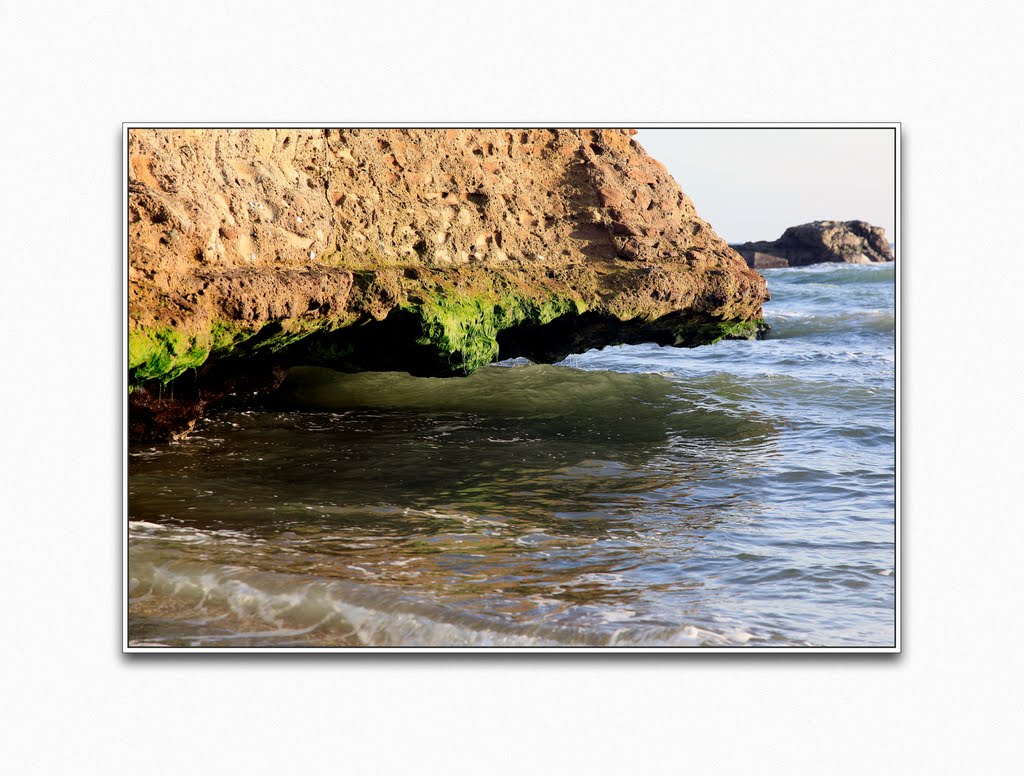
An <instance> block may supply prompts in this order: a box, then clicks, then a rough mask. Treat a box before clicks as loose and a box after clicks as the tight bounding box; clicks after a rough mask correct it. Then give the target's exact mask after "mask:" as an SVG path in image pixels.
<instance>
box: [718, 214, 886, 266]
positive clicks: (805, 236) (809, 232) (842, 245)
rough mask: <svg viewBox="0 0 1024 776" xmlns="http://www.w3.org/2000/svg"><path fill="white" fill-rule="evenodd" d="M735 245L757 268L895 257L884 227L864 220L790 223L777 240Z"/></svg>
mask: <svg viewBox="0 0 1024 776" xmlns="http://www.w3.org/2000/svg"><path fill="white" fill-rule="evenodd" d="M732 247H733V248H735V249H736V250H737V251H738V252H739V253H740V255H741V256H743V258H744V259H745V260H746V262H747V264H748V265H749V266H751V267H754V268H756V269H768V268H770V267H800V266H803V265H805V264H823V263H826V262H840V263H842V262H845V263H847V264H870V263H872V262H880V261H892V260H893V255H892V251H891V250H889V243H888V242H887V241H886V239H885V230H884V229H882V228H881V227H879V226H872V225H871V224H869V223H867V222H865V221H814V222H812V223H809V224H802V225H800V226H791V227H789V229H787V230H786V231H785V232H783V233H782V237H780V238H779V239H778V240H774V241H771V242H769V241H766V240H762V241H760V242H747V243H743V244H741V245H733V246H732Z"/></svg>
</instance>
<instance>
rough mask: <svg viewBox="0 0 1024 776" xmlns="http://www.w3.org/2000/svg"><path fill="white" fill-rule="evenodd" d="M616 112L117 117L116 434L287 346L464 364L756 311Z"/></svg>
mask: <svg viewBox="0 0 1024 776" xmlns="http://www.w3.org/2000/svg"><path fill="white" fill-rule="evenodd" d="M633 134H634V132H633V130H620V129H615V130H608V129H595V130H590V129H557V130H555V129H536V130H518V129H517V130H501V129H485V130H472V129H466V130H457V129H434V130H431V129H416V130H403V129H349V130H346V129H299V130H293V129H244V130H227V129H204V130H200V129H187V130H186V129H174V130H171V129H131V130H130V131H129V136H128V165H127V174H128V214H127V215H128V383H129V385H128V388H129V391H130V392H129V415H130V417H129V435H130V438H132V439H138V440H141V439H155V438H168V437H170V436H172V435H174V434H175V433H179V432H180V431H184V430H186V429H187V428H188V427H189V424H190V423H191V422H193V421H194V420H195V419H196V418H197V417H199V416H200V415H201V414H202V413H203V412H205V411H207V410H209V409H210V408H211V407H213V406H216V405H219V406H223V405H224V403H225V402H229V401H238V400H241V399H242V398H245V397H249V400H251V397H254V396H259V395H262V394H264V393H265V392H266V391H268V390H272V388H273V386H274V385H275V384H276V383H277V382H279V380H278V375H280V374H282V370H286V369H288V368H289V367H292V366H297V365H310V366H326V367H331V368H334V369H341V370H346V371H361V370H391V371H403V372H409V373H412V374H415V375H423V376H457V375H466V374H468V373H470V372H472V371H473V370H474V369H477V368H478V367H480V366H483V365H484V364H488V363H490V362H492V361H496V360H500V359H504V358H511V357H516V356H524V357H526V358H529V359H531V360H534V361H555V360H559V359H561V358H564V357H565V356H567V355H568V354H570V353H578V352H582V351H583V350H585V349H588V348H594V347H603V346H605V345H613V344H620V343H635V342H657V343H660V344H666V345H677V346H684V347H692V346H695V345H702V344H707V343H711V342H715V341H717V340H719V339H723V338H741V337H742V338H751V337H756V336H759V335H760V334H761V333H762V332H763V331H764V329H765V328H766V327H765V325H764V323H763V321H762V314H761V305H762V303H763V302H765V301H767V299H768V298H769V297H768V291H767V287H766V283H765V279H764V278H763V277H762V276H761V275H760V274H758V273H757V272H756V271H755V270H753V269H751V268H749V267H748V266H747V265H746V264H745V263H744V261H743V259H742V258H741V257H740V256H739V255H738V254H737V253H736V252H735V251H734V250H733V249H732V248H730V247H729V246H728V245H727V244H726V243H725V241H724V240H722V239H721V238H720V237H719V236H718V235H716V234H715V233H714V231H713V230H712V229H711V227H710V226H709V225H708V224H707V223H706V222H705V221H703V220H701V219H700V218H699V217H698V215H697V213H696V210H695V209H694V206H693V203H692V202H691V201H690V199H689V198H688V197H687V196H686V195H685V194H684V193H683V192H682V191H681V190H680V189H679V186H678V184H676V182H675V181H674V180H673V179H672V177H671V176H670V175H669V174H668V171H667V170H666V169H665V168H664V167H663V166H662V165H661V164H660V163H658V162H657V161H655V160H654V159H652V158H651V157H649V156H648V155H647V154H646V153H645V152H644V150H643V149H642V148H641V147H640V146H639V145H638V144H637V143H636V142H635V141H633V140H632V137H631V136H632V135H633Z"/></svg>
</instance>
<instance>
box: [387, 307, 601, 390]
mask: <svg viewBox="0 0 1024 776" xmlns="http://www.w3.org/2000/svg"><path fill="white" fill-rule="evenodd" d="M581 308H582V305H580V304H579V303H578V302H576V301H575V300H573V299H565V298H559V297H554V296H550V297H548V298H547V299H545V300H543V301H538V300H535V299H529V298H526V297H523V296H518V295H515V294H506V295H503V296H500V297H498V298H491V297H488V296H469V297H459V296H455V295H449V294H444V293H441V294H439V295H437V296H434V297H432V298H430V299H428V300H427V301H425V302H423V303H421V304H418V305H413V306H408V307H406V308H405V309H406V310H407V311H409V312H413V313H415V314H416V315H417V316H418V317H419V319H420V326H421V329H422V332H423V335H422V337H421V338H420V339H419V340H418V344H421V345H430V346H433V347H435V348H437V350H439V351H440V352H441V353H442V354H447V357H448V365H449V366H450V367H451V368H452V370H453V371H462V372H465V373H467V374H468V373H469V372H472V371H474V370H475V369H478V368H480V367H481V366H484V365H485V364H489V363H491V362H493V361H495V360H497V358H498V350H499V347H498V333H499V332H500V331H502V330H503V329H508V328H511V327H513V326H519V325H523V324H527V325H530V324H533V325H541V324H545V323H549V322H551V321H553V320H554V319H555V318H558V317H559V316H562V315H566V314H569V313H578V312H580V311H581Z"/></svg>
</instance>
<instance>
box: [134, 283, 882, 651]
mask: <svg viewBox="0 0 1024 776" xmlns="http://www.w3.org/2000/svg"><path fill="white" fill-rule="evenodd" d="M764 274H765V275H766V276H767V277H768V281H769V287H770V288H771V291H772V294H773V301H772V302H771V303H770V304H769V305H768V306H767V307H766V318H767V320H768V322H769V323H770V324H771V325H772V327H773V329H772V332H771V338H770V339H768V340H765V341H761V342H722V343H718V344H717V345H713V346H708V347H703V348H698V349H694V350H679V349H673V348H659V347H657V346H624V347H618V348H608V349H605V350H604V351H599V352H598V351H595V352H590V353H587V354H584V355H582V356H575V357H572V358H570V359H569V360H568V361H567V362H565V363H564V364H561V365H557V366H536V365H502V366H492V367H488V368H486V369H483V370H480V371H479V372H477V373H475V374H474V375H472V376H471V377H469V378H463V379H458V378H456V379H451V380H442V379H425V378H413V377H410V376H408V375H404V374H397V373H386V374H380V373H365V374H360V375H340V374H337V373H333V372H328V371H326V370H314V369H302V370H295V371H294V372H293V373H292V374H291V375H290V376H289V380H288V382H287V383H286V385H285V386H284V388H283V389H282V391H281V395H280V397H279V402H278V408H277V409H275V410H273V411H268V412H260V413H257V412H245V413H240V412H235V413H223V414H220V415H217V416H215V417H212V418H209V419H207V420H204V421H201V422H200V424H199V425H198V426H197V431H196V433H195V434H194V435H192V436H191V437H190V438H189V439H187V440H185V441H183V442H179V443H175V444H170V445H163V446H158V447H147V448H137V449H132V450H131V451H130V462H129V467H130V474H129V521H130V522H129V535H130V538H129V575H128V576H129V610H130V623H129V638H130V640H131V641H132V642H133V643H135V644H140V645H142V644H163V645H173V646H220V645H223V646H268V645H273V646H361V645H374V646H478V645H480V646H485V645H510V646H520V645H526V646H530V645H550V646H571V645H595V646H598V645H612V646H614V645H628V646H672V645H685V646H689V645H693V646H700V645H704V646H734V645H735V646H749V645H757V646H889V645H892V643H893V641H894V576H893V574H894V568H895V557H894V552H895V545H894V515H893V512H894V474H895V463H894V454H895V453H894V449H895V448H894V406H895V405H894V401H895V398H894V397H895V392H894V376H895V348H894V320H895V319H894V306H893V304H894V268H893V267H892V265H885V266H877V265H872V266H828V265H825V266H817V267H808V268H800V269H782V270H767V271H765V272H764Z"/></svg>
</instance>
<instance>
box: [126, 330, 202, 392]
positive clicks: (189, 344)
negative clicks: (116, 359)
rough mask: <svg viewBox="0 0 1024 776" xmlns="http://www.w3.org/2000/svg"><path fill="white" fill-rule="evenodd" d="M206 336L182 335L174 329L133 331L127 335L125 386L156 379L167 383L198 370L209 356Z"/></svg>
mask: <svg viewBox="0 0 1024 776" xmlns="http://www.w3.org/2000/svg"><path fill="white" fill-rule="evenodd" d="M211 342H212V339H211V336H210V333H209V332H200V333H198V334H185V333H183V332H180V331H177V330H175V329H171V328H167V327H161V328H156V329H148V330H146V329H134V330H132V331H130V332H129V333H128V374H129V382H130V383H131V384H132V385H138V384H139V383H141V382H144V381H146V380H152V379H156V378H159V379H160V380H161V381H162V382H165V383H166V382H169V381H170V380H173V379H174V378H175V377H178V376H179V375H180V374H182V373H183V372H185V370H187V369H193V368H195V367H198V366H200V365H201V364H202V363H203V362H204V361H206V358H207V357H208V356H209V355H210V346H211Z"/></svg>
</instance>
